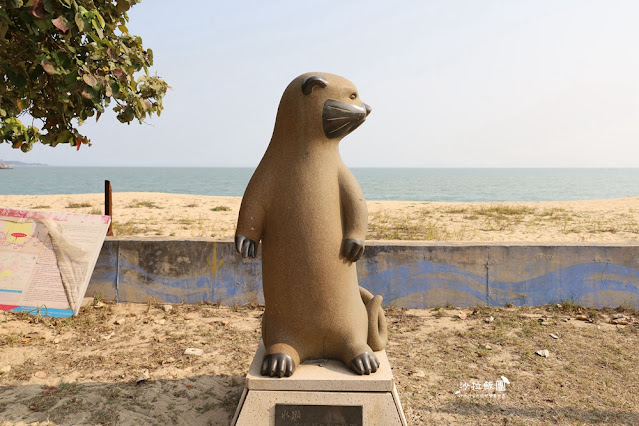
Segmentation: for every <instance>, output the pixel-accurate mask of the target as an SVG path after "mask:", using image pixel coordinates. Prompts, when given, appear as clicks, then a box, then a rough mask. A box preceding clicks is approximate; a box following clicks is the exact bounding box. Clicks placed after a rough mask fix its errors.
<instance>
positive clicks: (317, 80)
mask: <svg viewBox="0 0 639 426" xmlns="http://www.w3.org/2000/svg"><path fill="white" fill-rule="evenodd" d="M316 86H319V87H321V88H324V87H326V86H328V80H326V79H325V78H324V77H322V76H321V75H311V76H310V77H306V80H304V83H302V93H304V94H305V95H310V94H311V93H312V92H313V89H314V88H315V87H316Z"/></svg>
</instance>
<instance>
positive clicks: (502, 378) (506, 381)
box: [501, 376, 510, 385]
mask: <svg viewBox="0 0 639 426" xmlns="http://www.w3.org/2000/svg"><path fill="white" fill-rule="evenodd" d="M501 381H502V382H504V383H505V384H507V385H509V384H510V380H508V378H507V377H506V376H501Z"/></svg>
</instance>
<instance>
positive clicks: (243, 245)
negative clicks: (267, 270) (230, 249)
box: [235, 235, 257, 258]
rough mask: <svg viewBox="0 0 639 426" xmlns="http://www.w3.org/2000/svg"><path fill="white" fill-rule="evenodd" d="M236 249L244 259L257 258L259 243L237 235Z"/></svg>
mask: <svg viewBox="0 0 639 426" xmlns="http://www.w3.org/2000/svg"><path fill="white" fill-rule="evenodd" d="M235 248H236V249H237V252H238V253H239V254H241V255H242V257H245V258H246V257H249V256H251V257H255V254H256V252H257V243H256V242H255V241H253V240H252V239H250V238H248V237H245V236H244V235H236V236H235Z"/></svg>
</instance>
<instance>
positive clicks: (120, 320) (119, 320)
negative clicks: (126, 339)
mask: <svg viewBox="0 0 639 426" xmlns="http://www.w3.org/2000/svg"><path fill="white" fill-rule="evenodd" d="M125 322H126V318H119V319H116V320H115V322H114V324H116V325H122V324H124V323H125Z"/></svg>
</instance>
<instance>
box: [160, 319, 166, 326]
mask: <svg viewBox="0 0 639 426" xmlns="http://www.w3.org/2000/svg"><path fill="white" fill-rule="evenodd" d="M165 323H166V320H165V319H164V318H162V319H160V320H158V324H160V325H164V324H165Z"/></svg>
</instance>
